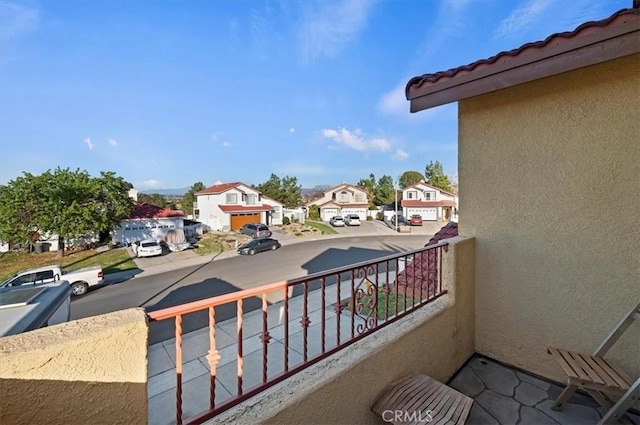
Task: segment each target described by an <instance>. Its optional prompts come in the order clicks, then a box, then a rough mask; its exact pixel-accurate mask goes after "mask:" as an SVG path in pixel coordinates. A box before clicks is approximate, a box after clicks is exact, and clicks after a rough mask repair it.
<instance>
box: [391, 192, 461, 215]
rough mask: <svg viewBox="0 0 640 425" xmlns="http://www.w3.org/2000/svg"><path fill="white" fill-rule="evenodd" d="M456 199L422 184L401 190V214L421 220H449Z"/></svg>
mask: <svg viewBox="0 0 640 425" xmlns="http://www.w3.org/2000/svg"><path fill="white" fill-rule="evenodd" d="M457 204H458V197H457V196H456V195H454V194H453V193H449V192H446V191H444V190H442V189H439V188H437V187H434V186H430V185H428V184H426V183H424V182H420V183H416V184H414V185H413V186H409V187H406V188H404V189H403V190H402V203H401V204H400V205H401V206H402V214H403V215H404V216H405V217H411V216H412V215H414V214H419V215H420V216H422V219H423V220H429V221H436V220H451V218H452V217H453V215H454V213H455V212H456V211H455V209H456V208H457Z"/></svg>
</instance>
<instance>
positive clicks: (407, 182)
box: [399, 171, 424, 189]
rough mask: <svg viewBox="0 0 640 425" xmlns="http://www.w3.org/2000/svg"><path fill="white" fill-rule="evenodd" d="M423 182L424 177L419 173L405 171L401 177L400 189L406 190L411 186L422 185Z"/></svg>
mask: <svg viewBox="0 0 640 425" xmlns="http://www.w3.org/2000/svg"><path fill="white" fill-rule="evenodd" d="M423 180H424V176H423V175H422V174H421V173H420V172H419V171H405V172H404V173H402V175H401V176H400V180H399V184H400V188H401V189H404V188H407V187H409V186H413V185H414V184H416V183H420V182H421V181H423Z"/></svg>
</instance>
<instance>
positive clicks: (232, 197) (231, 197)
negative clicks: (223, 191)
mask: <svg viewBox="0 0 640 425" xmlns="http://www.w3.org/2000/svg"><path fill="white" fill-rule="evenodd" d="M237 203H238V194H237V193H227V204H237Z"/></svg>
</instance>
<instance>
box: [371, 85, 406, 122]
mask: <svg viewBox="0 0 640 425" xmlns="http://www.w3.org/2000/svg"><path fill="white" fill-rule="evenodd" d="M407 81H409V79H407ZM405 87H406V81H402V82H400V84H398V85H397V86H396V87H395V88H393V90H391V91H390V92H388V93H386V94H384V95H383V96H382V98H381V99H380V101H379V102H378V110H379V111H380V112H382V113H385V114H389V115H409V101H408V100H407V98H406V96H405V92H404V90H405Z"/></svg>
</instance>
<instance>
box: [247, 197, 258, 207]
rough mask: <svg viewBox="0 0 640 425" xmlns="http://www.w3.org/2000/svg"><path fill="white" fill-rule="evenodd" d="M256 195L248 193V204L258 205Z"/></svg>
mask: <svg viewBox="0 0 640 425" xmlns="http://www.w3.org/2000/svg"><path fill="white" fill-rule="evenodd" d="M256 198H257V197H256V195H247V205H256V204H257V203H258V201H257V199H256Z"/></svg>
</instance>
